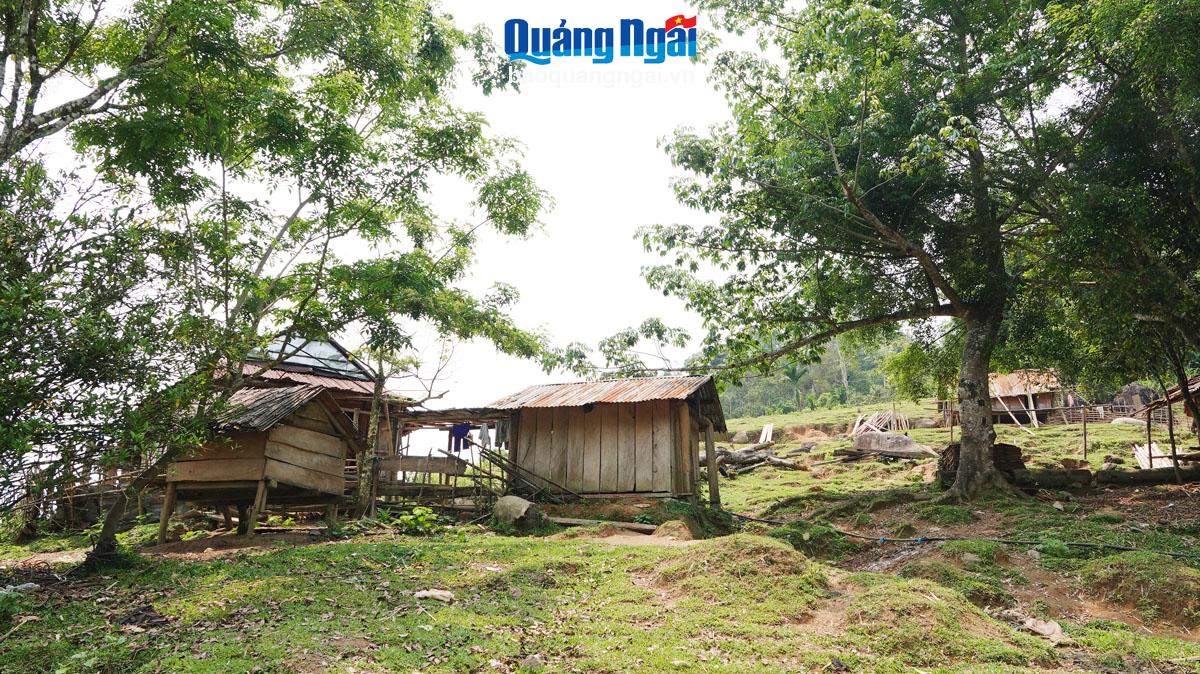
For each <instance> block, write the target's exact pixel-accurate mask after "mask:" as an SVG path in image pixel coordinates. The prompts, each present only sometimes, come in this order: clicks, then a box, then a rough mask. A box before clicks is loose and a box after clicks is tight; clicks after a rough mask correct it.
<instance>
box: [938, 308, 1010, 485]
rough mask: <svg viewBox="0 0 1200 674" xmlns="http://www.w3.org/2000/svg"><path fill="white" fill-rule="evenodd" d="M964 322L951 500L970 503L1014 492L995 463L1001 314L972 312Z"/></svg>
mask: <svg viewBox="0 0 1200 674" xmlns="http://www.w3.org/2000/svg"><path fill="white" fill-rule="evenodd" d="M972 314H973V315H971V316H969V317H968V318H966V319H965V320H964V329H965V330H966V334H965V339H964V341H963V354H962V367H961V368H960V370H959V374H958V409H959V421H960V423H961V428H962V440H961V450H960V452H959V459H958V476H957V477H956V478H955V480H954V485H953V486H952V487H951V488H950V491H949V492H948V494H947V498H950V499H957V500H968V499H971V498H974V497H975V496H978V495H979V494H980V493H982V492H985V491H990V490H992V489H997V488H1000V489H1006V490H1007V489H1010V488H1011V487H1010V485H1009V484H1008V481H1007V480H1005V478H1004V475H1003V474H1002V473H1001V472H1000V471H998V470H996V466H995V464H994V463H993V462H992V445H993V444H994V443H995V441H996V431H995V429H993V428H992V401H991V392H990V390H989V385H988V371H989V369H990V364H991V358H992V349H993V348H994V347H995V345H996V334H997V333H998V332H999V330H1000V320H1001V316H1002V315H1003V314H1002V312H1001V311H989V312H986V313H985V312H979V313H976V312H972Z"/></svg>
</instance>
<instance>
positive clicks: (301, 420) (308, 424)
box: [287, 415, 339, 437]
mask: <svg viewBox="0 0 1200 674" xmlns="http://www.w3.org/2000/svg"><path fill="white" fill-rule="evenodd" d="M287 421H288V425H290V426H295V427H296V428H303V429H305V430H309V431H314V432H316V433H321V434H323V435H332V436H334V437H339V433H338V430H337V429H336V428H334V427H333V424H331V423H329V421H328V420H320V421H316V420H313V419H309V418H308V417H299V416H294V415H293V416H291V417H288V420H287Z"/></svg>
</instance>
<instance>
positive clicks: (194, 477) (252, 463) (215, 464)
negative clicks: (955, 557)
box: [167, 458, 263, 482]
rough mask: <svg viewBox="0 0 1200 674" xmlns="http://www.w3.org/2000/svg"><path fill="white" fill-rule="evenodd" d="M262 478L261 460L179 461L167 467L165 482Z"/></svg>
mask: <svg viewBox="0 0 1200 674" xmlns="http://www.w3.org/2000/svg"><path fill="white" fill-rule="evenodd" d="M262 476H263V459H262V458H254V459H214V460H212V461H179V462H176V463H172V464H171V465H169V466H167V482H185V481H186V482H227V481H230V480H259V479H261V478H262Z"/></svg>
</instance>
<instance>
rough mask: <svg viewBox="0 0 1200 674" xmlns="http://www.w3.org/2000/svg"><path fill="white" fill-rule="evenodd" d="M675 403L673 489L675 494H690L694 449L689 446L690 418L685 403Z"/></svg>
mask: <svg viewBox="0 0 1200 674" xmlns="http://www.w3.org/2000/svg"><path fill="white" fill-rule="evenodd" d="M674 405H675V410H676V411H675V418H676V424H675V444H674V445H672V451H671V463H672V464H673V465H674V470H673V471H672V475H674V478H675V486H674V491H675V493H676V494H691V493H693V492H692V462H693V458H692V455H693V454H695V451H696V450H695V449H693V448H692V446H691V440H692V420H691V415H690V413H689V410H688V406H687V403H685V402H678V401H676V402H674Z"/></svg>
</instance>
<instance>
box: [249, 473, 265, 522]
mask: <svg viewBox="0 0 1200 674" xmlns="http://www.w3.org/2000/svg"><path fill="white" fill-rule="evenodd" d="M266 505H267V481H266V480H259V481H258V489H257V490H255V492H254V503H252V504H251V505H250V512H248V513H246V535H247V536H249V535H250V534H253V533H254V527H255V525H257V524H258V516H259V515H261V514H262V511H263V510H264V509H266Z"/></svg>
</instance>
